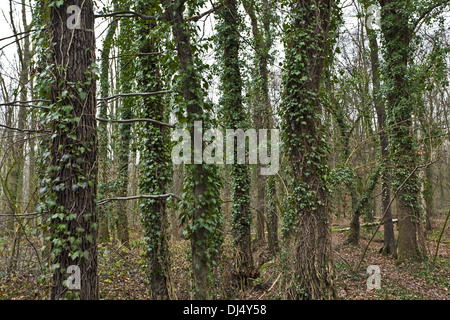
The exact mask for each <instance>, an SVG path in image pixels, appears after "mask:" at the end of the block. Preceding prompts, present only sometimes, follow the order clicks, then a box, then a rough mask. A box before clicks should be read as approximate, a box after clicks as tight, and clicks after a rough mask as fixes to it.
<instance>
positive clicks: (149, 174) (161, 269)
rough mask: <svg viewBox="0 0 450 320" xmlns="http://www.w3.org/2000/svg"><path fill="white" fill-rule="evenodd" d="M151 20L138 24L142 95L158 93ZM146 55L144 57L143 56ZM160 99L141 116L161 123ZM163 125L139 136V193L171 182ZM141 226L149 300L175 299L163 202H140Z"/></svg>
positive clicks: (144, 9)
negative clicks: (150, 297)
mask: <svg viewBox="0 0 450 320" xmlns="http://www.w3.org/2000/svg"><path fill="white" fill-rule="evenodd" d="M138 9H139V12H140V13H143V14H149V13H148V12H149V11H151V10H150V9H151V8H150V7H149V6H138ZM155 26H156V24H155V22H154V21H145V22H144V21H141V22H139V24H138V25H137V30H136V33H137V36H138V38H137V41H138V45H137V47H138V48H140V50H139V52H140V53H142V54H143V55H141V56H140V57H139V70H140V71H139V73H138V85H139V88H140V91H141V92H154V91H161V90H162V84H161V75H160V71H159V62H158V56H157V55H152V53H155V52H157V51H158V49H159V48H160V44H159V42H160V41H161V39H160V37H159V36H158V35H156V34H155V32H154V29H155ZM145 54H147V55H145ZM164 107H165V103H164V100H163V99H161V97H160V96H147V97H144V98H143V108H142V117H143V118H150V119H155V120H158V121H162V122H164V121H165V120H166V118H167V114H168V113H165V110H164ZM167 137H168V132H167V129H166V128H165V127H164V126H161V125H157V124H152V123H149V122H147V123H145V125H144V128H143V130H142V132H141V134H140V144H139V145H140V148H141V160H140V166H141V170H140V172H141V174H140V179H139V187H140V190H141V192H142V194H154V195H156V194H164V193H166V192H167V189H168V186H169V184H170V181H171V173H172V170H171V166H170V157H169V146H170V143H169V141H168V139H167ZM140 207H141V215H142V227H143V230H144V235H145V237H144V239H145V244H146V256H147V260H148V269H149V270H148V273H149V280H150V292H151V296H152V299H154V300H161V299H176V295H175V292H174V287H173V283H172V278H171V271H170V253H169V233H168V217H167V210H166V199H161V200H157V199H155V200H153V199H148V200H144V201H143V202H142V203H141V206H140Z"/></svg>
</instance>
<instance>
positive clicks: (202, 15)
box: [185, 2, 223, 22]
mask: <svg viewBox="0 0 450 320" xmlns="http://www.w3.org/2000/svg"><path fill="white" fill-rule="evenodd" d="M222 7H223V2H222V3H220V4H219V5H218V6H215V7H213V8H212V9H210V10H208V11H205V12H203V13H201V14H199V15H197V16H193V17H190V18H186V19H185V21H194V22H197V21H198V20H200V19H201V18H203V17H204V16H207V15H209V14H211V13H213V12H214V11H216V10H217V9H220V8H222Z"/></svg>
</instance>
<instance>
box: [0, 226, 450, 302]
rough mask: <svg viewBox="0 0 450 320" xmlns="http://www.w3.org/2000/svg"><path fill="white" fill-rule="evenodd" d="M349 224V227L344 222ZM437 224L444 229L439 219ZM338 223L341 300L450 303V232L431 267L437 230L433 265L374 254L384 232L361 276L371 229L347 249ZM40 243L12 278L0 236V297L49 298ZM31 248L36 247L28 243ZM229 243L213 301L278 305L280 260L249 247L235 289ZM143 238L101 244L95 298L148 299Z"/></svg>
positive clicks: (181, 260) (176, 255)
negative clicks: (377, 282)
mask: <svg viewBox="0 0 450 320" xmlns="http://www.w3.org/2000/svg"><path fill="white" fill-rule="evenodd" d="M347 225H348V223H347ZM434 225H438V226H439V225H441V226H442V221H439V222H435V224H434ZM344 226H346V225H345V222H343V223H342V225H338V224H333V230H334V231H333V232H332V238H333V249H334V261H335V266H336V273H337V274H336V287H337V294H338V297H339V299H344V300H366V299H374V300H397V299H400V300H413V299H420V300H423V299H433V300H450V292H449V290H450V230H449V229H450V228H448V227H447V230H446V232H445V233H444V236H443V237H442V240H441V244H440V247H439V254H438V257H437V259H436V263H435V265H432V258H433V256H434V253H435V249H436V242H437V239H438V236H439V233H440V230H437V229H436V230H433V231H431V232H429V233H428V236H427V248H428V250H429V252H428V254H429V257H430V259H428V261H424V262H414V263H403V264H400V265H398V264H397V263H396V260H395V259H393V258H392V257H389V256H383V255H381V254H379V249H380V248H381V247H382V237H383V235H382V232H380V231H379V232H378V233H377V234H376V236H375V238H374V241H373V242H371V244H370V246H369V248H368V250H367V252H366V254H365V258H364V260H363V262H362V263H361V266H360V268H359V270H356V271H353V268H354V267H355V266H356V265H357V264H358V262H359V260H360V258H361V255H362V253H363V251H364V249H365V247H366V245H367V243H368V241H369V239H370V238H371V236H372V234H373V231H374V230H373V229H366V228H362V230H361V231H362V232H361V240H360V244H359V245H358V246H352V245H347V244H345V239H346V234H345V231H336V230H337V229H340V228H341V227H344ZM39 241H40V240H39V238H37V237H36V238H34V237H28V240H24V239H22V242H21V243H22V244H21V252H20V255H19V257H20V259H19V260H18V261H17V265H16V266H15V272H12V271H10V270H8V265H10V257H11V247H12V243H11V242H12V241H8V239H6V238H1V237H0V299H6V300H9V299H11V300H13V299H46V298H47V297H48V293H49V279H48V276H46V275H45V274H46V273H42V274H44V275H40V274H39V267H38V266H39V263H38V261H36V251H35V249H36V250H39V248H40V245H39ZM33 242H35V244H34V247H33V246H31V245H30V244H31V243H33ZM227 243H230V239H226V241H225V246H224V250H223V251H222V255H223V256H222V257H221V258H222V259H221V261H222V263H221V264H220V265H219V266H218V268H217V273H218V274H219V275H220V276H219V277H218V278H217V280H216V281H217V284H216V286H215V292H214V294H215V298H218V299H243V300H245V299H253V300H258V299H283V295H282V292H283V288H282V282H283V280H282V278H283V277H282V273H281V267H280V260H279V257H278V256H277V257H273V256H272V255H271V254H270V252H269V250H268V248H267V246H265V245H258V244H254V246H253V248H254V263H255V265H256V267H257V270H258V275H257V276H256V277H255V279H253V283H252V285H251V286H250V287H249V288H248V289H247V290H245V291H236V290H232V283H233V282H232V275H231V274H230V270H231V263H232V260H231V248H230V246H229V245H227ZM189 247H190V244H189V241H187V240H184V239H179V240H175V239H172V241H171V250H172V278H173V283H174V286H175V289H176V292H177V295H178V299H189V298H190V297H191V294H190V288H191V284H190V280H189V279H190V276H189V270H190V263H189V260H188V255H187V250H188V249H189ZM143 251H144V248H143V241H142V234H141V233H140V232H138V230H134V232H132V240H131V243H130V248H123V247H120V246H119V245H113V244H101V245H100V246H99V260H98V262H99V277H100V298H101V299H106V300H122V299H132V300H140V299H142V300H146V299H149V297H150V296H149V292H148V279H147V278H146V276H145V273H144V269H145V259H144V258H143V255H142V253H143ZM369 265H377V266H379V267H380V271H381V273H380V275H381V288H380V289H372V290H368V289H367V279H368V277H369V274H367V272H366V270H367V267H368V266H369Z"/></svg>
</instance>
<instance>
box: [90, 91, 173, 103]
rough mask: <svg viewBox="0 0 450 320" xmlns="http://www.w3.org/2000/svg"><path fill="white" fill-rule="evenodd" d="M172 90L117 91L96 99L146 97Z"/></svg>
mask: <svg viewBox="0 0 450 320" xmlns="http://www.w3.org/2000/svg"><path fill="white" fill-rule="evenodd" d="M172 92H173V91H172V90H162V91H154V92H135V93H119V94H116V95H113V96H110V97H106V98H98V99H97V101H99V102H105V101H108V100H113V99H117V98H123V97H146V96H154V95H157V94H165V93H172Z"/></svg>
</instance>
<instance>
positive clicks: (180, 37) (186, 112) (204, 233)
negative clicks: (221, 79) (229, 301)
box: [162, 0, 223, 299]
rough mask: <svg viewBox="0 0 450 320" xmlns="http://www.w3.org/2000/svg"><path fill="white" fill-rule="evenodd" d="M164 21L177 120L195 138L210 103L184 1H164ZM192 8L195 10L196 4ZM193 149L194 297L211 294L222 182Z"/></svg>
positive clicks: (189, 193)
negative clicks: (173, 56) (175, 75)
mask: <svg viewBox="0 0 450 320" xmlns="http://www.w3.org/2000/svg"><path fill="white" fill-rule="evenodd" d="M162 3H163V6H164V8H165V16H166V20H167V21H168V22H169V23H170V24H171V25H172V32H173V37H174V42H175V44H176V50H177V56H178V61H179V70H180V75H181V79H180V81H179V85H180V89H179V90H180V92H181V93H182V99H181V101H179V105H180V108H179V109H178V111H177V116H178V118H179V120H182V121H183V122H185V123H186V125H187V129H188V130H189V132H190V133H191V141H194V131H195V130H198V129H200V128H195V125H194V122H195V121H202V125H203V130H205V129H208V128H209V127H210V126H211V119H210V115H209V113H208V112H210V111H211V108H210V106H209V105H208V104H207V103H206V102H205V98H206V92H205V90H204V88H203V87H202V82H201V74H200V70H201V67H202V64H201V62H200V61H199V58H198V57H196V52H195V51H194V50H193V47H195V44H192V43H191V38H190V34H191V32H192V30H191V26H190V25H189V22H187V21H185V19H184V16H183V13H184V8H185V2H184V1H172V0H163V1H162ZM191 9H196V8H195V7H193V8H191ZM197 157H198V154H197V155H196V152H195V149H194V150H193V152H192V153H191V160H193V161H194V162H193V164H187V165H186V171H185V172H186V176H185V178H184V186H183V190H184V193H183V195H184V197H185V201H186V202H187V203H188V207H187V208H184V217H187V218H188V219H189V227H188V230H187V231H188V235H189V237H190V240H191V258H192V274H193V285H194V290H193V291H194V296H195V298H197V299H205V298H209V297H211V295H212V293H211V282H212V276H213V275H212V270H213V267H214V265H215V263H216V258H217V255H218V253H219V249H220V246H221V243H222V240H223V234H222V216H221V205H222V201H221V199H220V189H221V188H222V181H221V179H220V175H219V172H218V169H217V166H216V165H214V164H203V163H202V164H197V163H195V159H196V158H197Z"/></svg>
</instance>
